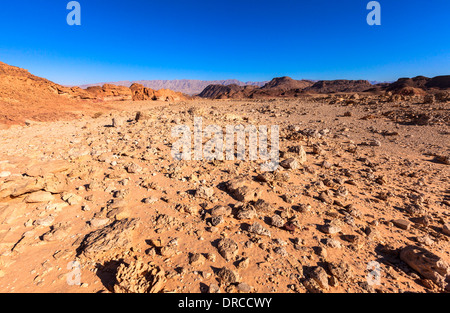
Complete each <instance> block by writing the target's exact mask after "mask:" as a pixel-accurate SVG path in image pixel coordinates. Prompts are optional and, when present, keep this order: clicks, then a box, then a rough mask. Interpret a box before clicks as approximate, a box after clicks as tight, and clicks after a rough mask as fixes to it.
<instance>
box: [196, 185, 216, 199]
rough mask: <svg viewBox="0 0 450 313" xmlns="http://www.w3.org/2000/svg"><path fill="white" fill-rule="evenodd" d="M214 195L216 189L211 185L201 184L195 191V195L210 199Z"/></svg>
mask: <svg viewBox="0 0 450 313" xmlns="http://www.w3.org/2000/svg"><path fill="white" fill-rule="evenodd" d="M213 195H214V189H213V188H210V187H205V186H201V187H200V188H198V189H197V190H196V191H195V197H197V198H200V199H205V200H209V199H210V198H211V197H212V196H213Z"/></svg>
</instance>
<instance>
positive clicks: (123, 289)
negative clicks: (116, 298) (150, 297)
mask: <svg viewBox="0 0 450 313" xmlns="http://www.w3.org/2000/svg"><path fill="white" fill-rule="evenodd" d="M116 281H117V284H116V285H114V292H115V293H158V292H160V291H161V290H162V289H163V287H164V283H165V282H166V279H165V272H164V270H163V269H162V268H161V267H159V266H157V265H155V264H153V263H151V262H149V263H144V262H143V261H141V260H137V261H132V262H131V263H130V264H126V263H122V264H120V266H119V267H118V269H117V274H116Z"/></svg>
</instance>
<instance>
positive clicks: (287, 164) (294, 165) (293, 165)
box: [280, 158, 298, 170]
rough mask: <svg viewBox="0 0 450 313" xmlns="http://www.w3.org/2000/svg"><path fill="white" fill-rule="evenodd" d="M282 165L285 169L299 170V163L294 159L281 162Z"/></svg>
mask: <svg viewBox="0 0 450 313" xmlns="http://www.w3.org/2000/svg"><path fill="white" fill-rule="evenodd" d="M280 165H281V166H282V167H284V168H285V169H290V170H296V169H298V162H297V160H296V159H294V158H289V159H286V160H283V161H281V162H280Z"/></svg>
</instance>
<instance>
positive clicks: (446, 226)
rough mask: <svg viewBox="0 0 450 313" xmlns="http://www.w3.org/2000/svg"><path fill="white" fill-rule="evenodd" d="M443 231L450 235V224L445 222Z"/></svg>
mask: <svg viewBox="0 0 450 313" xmlns="http://www.w3.org/2000/svg"><path fill="white" fill-rule="evenodd" d="M442 232H443V233H444V234H446V235H447V236H450V224H444V226H442Z"/></svg>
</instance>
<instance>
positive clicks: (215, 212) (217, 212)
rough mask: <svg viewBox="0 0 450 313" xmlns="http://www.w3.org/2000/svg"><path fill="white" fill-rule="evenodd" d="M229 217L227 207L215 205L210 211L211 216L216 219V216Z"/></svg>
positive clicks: (229, 212) (229, 213)
mask: <svg viewBox="0 0 450 313" xmlns="http://www.w3.org/2000/svg"><path fill="white" fill-rule="evenodd" d="M230 215H231V208H230V207H229V206H223V205H217V206H215V207H214V208H212V210H211V216H212V217H217V216H224V217H227V216H230Z"/></svg>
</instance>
